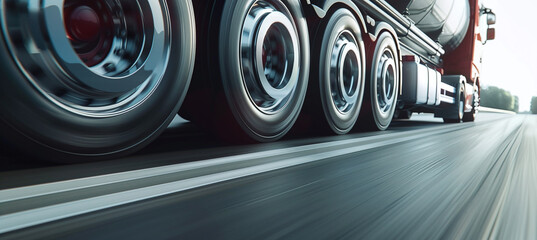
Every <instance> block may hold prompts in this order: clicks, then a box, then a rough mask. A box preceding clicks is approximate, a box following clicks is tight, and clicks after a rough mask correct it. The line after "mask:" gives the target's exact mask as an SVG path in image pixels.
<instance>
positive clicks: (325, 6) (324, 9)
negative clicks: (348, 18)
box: [305, 0, 367, 33]
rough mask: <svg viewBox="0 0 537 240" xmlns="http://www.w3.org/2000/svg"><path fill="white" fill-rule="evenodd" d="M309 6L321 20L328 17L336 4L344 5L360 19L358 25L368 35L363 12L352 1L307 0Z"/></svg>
mask: <svg viewBox="0 0 537 240" xmlns="http://www.w3.org/2000/svg"><path fill="white" fill-rule="evenodd" d="M305 1H306V3H307V4H308V5H311V6H312V7H313V10H315V14H317V16H318V17H319V18H324V17H326V14H327V13H328V11H330V8H332V7H333V6H334V5H335V4H343V5H346V6H348V7H349V10H351V11H352V12H353V13H354V15H355V16H356V17H357V18H358V24H359V25H360V27H361V28H362V30H363V31H364V32H363V33H367V27H366V25H365V20H364V16H363V15H362V12H360V9H359V8H358V6H356V4H354V3H353V2H352V1H351V0H305Z"/></svg>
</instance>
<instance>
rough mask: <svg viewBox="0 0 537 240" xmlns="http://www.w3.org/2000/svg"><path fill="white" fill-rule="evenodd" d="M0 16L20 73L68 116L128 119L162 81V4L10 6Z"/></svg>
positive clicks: (165, 26)
mask: <svg viewBox="0 0 537 240" xmlns="http://www.w3.org/2000/svg"><path fill="white" fill-rule="evenodd" d="M19 2H20V3H19ZM23 2H24V4H21V3H23ZM3 11H4V12H3V16H4V17H3V18H2V30H3V34H4V37H5V39H7V41H6V42H7V45H8V48H9V50H10V52H11V54H12V55H13V58H14V60H15V62H16V64H17V65H18V67H19V69H20V70H21V72H22V73H23V74H24V75H25V76H26V79H27V80H28V81H29V82H30V83H31V84H32V85H33V86H34V87H35V89H37V90H38V91H39V92H40V93H41V94H42V95H43V96H44V97H45V98H46V99H48V100H49V101H50V102H51V103H53V104H55V105H56V106H58V107H60V108H62V109H64V110H67V111H69V112H71V113H73V114H76V115H82V116H86V117H91V118H103V117H113V116H118V115H121V114H124V113H126V112H129V111H131V110H133V109H135V108H136V107H137V106H139V105H140V104H142V103H143V102H144V101H146V100H147V99H148V98H149V97H150V96H151V94H152V93H153V92H154V90H155V89H156V88H157V87H158V85H159V83H160V81H161V79H162V78H163V76H164V73H165V70H166V67H167V65H168V59H169V53H170V42H171V32H170V16H169V11H168V9H167V5H166V3H165V1H147V0H136V1H132V0H94V1H93V0H91V1H90V0H87V1H76V0H66V1H63V0H43V1H30V2H27V1H16V0H12V1H7V2H6V4H5V8H4V10H3ZM60 26H63V27H60Z"/></svg>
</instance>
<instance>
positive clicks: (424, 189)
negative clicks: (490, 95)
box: [0, 113, 537, 239]
mask: <svg viewBox="0 0 537 240" xmlns="http://www.w3.org/2000/svg"><path fill="white" fill-rule="evenodd" d="M536 160H537V116H531V115H506V114H497V113H480V115H479V116H478V120H477V122H475V123H461V124H443V123H441V120H439V119H433V118H432V116H431V115H418V116H414V117H413V118H412V119H411V120H409V121H398V122H395V123H394V124H393V127H391V128H390V129H389V130H388V131H384V132H359V133H352V134H349V135H345V136H300V137H288V138H286V139H284V140H282V141H279V142H276V143H267V144H250V145H229V144H225V143H221V142H218V141H215V140H212V139H211V137H210V136H209V135H207V134H204V133H203V132H202V131H200V129H197V128H196V127H195V126H193V125H192V124H190V123H181V122H176V123H175V124H174V125H173V126H172V127H170V128H169V129H168V131H167V132H166V133H165V134H164V135H163V136H162V137H160V138H159V139H158V140H157V141H156V142H155V143H153V144H152V145H151V146H149V147H148V148H147V149H146V150H144V151H142V152H140V153H138V154H136V155H134V156H131V157H127V158H123V159H117V160H111V161H104V162H93V163H81V164H70V165H51V164H41V163H19V161H18V160H16V158H15V159H14V158H13V157H10V156H4V157H3V158H2V162H3V165H2V171H1V172H0V239H537V184H536V183H537V162H536Z"/></svg>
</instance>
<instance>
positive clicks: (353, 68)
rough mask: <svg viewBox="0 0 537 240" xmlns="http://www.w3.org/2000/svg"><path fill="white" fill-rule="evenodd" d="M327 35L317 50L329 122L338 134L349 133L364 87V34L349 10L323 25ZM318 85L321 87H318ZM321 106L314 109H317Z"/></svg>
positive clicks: (318, 75) (317, 75)
mask: <svg viewBox="0 0 537 240" xmlns="http://www.w3.org/2000/svg"><path fill="white" fill-rule="evenodd" d="M323 27H324V33H323V34H322V41H319V42H318V43H317V44H318V45H317V47H318V48H316V49H315V50H314V51H319V53H320V54H319V55H318V56H319V60H318V62H316V63H314V64H315V66H316V67H314V68H313V69H316V70H317V69H318V70H317V71H315V72H314V73H313V74H314V75H313V76H312V77H313V79H315V80H317V81H316V82H314V83H312V84H314V85H313V86H312V90H313V91H319V94H320V99H321V103H322V109H323V112H324V115H325V118H326V123H327V125H328V126H329V128H330V129H331V130H332V132H334V133H336V134H345V133H348V132H349V131H350V130H351V129H352V128H353V126H354V124H355V123H356V120H357V119H358V114H359V112H360V108H361V105H362V99H363V95H364V84H365V75H366V73H365V69H366V68H365V62H366V61H365V49H364V42H363V40H362V31H361V29H360V26H359V25H358V21H357V20H356V18H355V17H354V15H353V14H352V13H351V12H350V11H349V10H347V9H339V10H337V11H335V12H334V13H333V14H332V16H331V17H330V18H329V20H328V22H327V23H326V24H325V25H324V26H322V28H323ZM316 86H318V87H316ZM318 108H319V106H315V109H318Z"/></svg>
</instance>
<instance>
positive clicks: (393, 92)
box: [358, 31, 401, 130]
mask: <svg viewBox="0 0 537 240" xmlns="http://www.w3.org/2000/svg"><path fill="white" fill-rule="evenodd" d="M399 59H400V56H399V51H398V46H397V43H396V41H395V39H394V37H393V35H392V34H390V33H389V32H387V31H384V32H382V33H381V34H380V35H379V36H378V38H377V41H376V45H375V51H374V53H373V57H372V59H371V70H370V71H369V74H368V78H369V79H368V81H366V87H365V88H366V95H365V97H364V99H366V101H367V102H366V103H365V104H364V106H363V109H364V114H362V115H361V116H363V119H362V120H359V123H358V124H363V125H364V126H361V127H365V128H368V129H378V130H386V129H387V128H388V126H390V123H391V122H392V119H393V115H394V113H395V109H396V105H397V97H398V95H399V94H398V89H399V82H400V80H399V78H400V77H401V76H400V72H399V69H400V62H399Z"/></svg>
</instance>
